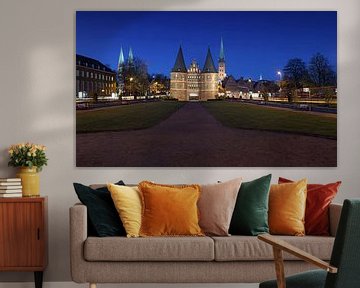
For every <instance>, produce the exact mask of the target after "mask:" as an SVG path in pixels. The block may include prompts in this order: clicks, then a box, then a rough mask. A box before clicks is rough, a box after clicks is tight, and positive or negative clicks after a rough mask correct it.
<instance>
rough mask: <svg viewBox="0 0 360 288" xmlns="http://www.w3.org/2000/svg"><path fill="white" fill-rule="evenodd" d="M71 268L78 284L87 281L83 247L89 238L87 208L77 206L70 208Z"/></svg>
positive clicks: (73, 277) (80, 205) (72, 275)
mask: <svg viewBox="0 0 360 288" xmlns="http://www.w3.org/2000/svg"><path fill="white" fill-rule="evenodd" d="M69 212H70V268H71V277H72V279H73V281H75V282H77V283H83V282H85V280H86V263H85V259H84V252H83V245H84V242H85V240H86V238H87V208H86V206H85V205H82V204H75V205H74V206H72V207H71V208H70V211H69Z"/></svg>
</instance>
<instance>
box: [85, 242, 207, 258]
mask: <svg viewBox="0 0 360 288" xmlns="http://www.w3.org/2000/svg"><path fill="white" fill-rule="evenodd" d="M84 258H85V259H86V260H87V261H213V260H214V241H213V240H212V239H211V238H210V237H149V238H125V237H106V238H99V237H88V238H87V240H86V241H85V244H84Z"/></svg>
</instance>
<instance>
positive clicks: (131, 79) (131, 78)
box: [130, 77, 134, 96]
mask: <svg viewBox="0 0 360 288" xmlns="http://www.w3.org/2000/svg"><path fill="white" fill-rule="evenodd" d="M133 80H134V78H133V77H130V96H131V92H132V81H133Z"/></svg>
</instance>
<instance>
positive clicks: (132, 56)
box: [128, 47, 134, 63]
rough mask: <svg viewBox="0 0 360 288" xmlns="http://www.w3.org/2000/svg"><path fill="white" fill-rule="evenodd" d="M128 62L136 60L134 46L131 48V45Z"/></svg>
mask: <svg viewBox="0 0 360 288" xmlns="http://www.w3.org/2000/svg"><path fill="white" fill-rule="evenodd" d="M128 62H129V63H133V62H134V55H133V51H132V48H131V47H130V50H129V58H128Z"/></svg>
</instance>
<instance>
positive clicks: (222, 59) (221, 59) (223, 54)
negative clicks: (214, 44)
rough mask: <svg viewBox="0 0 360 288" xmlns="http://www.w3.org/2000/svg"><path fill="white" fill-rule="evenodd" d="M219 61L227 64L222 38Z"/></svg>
mask: <svg viewBox="0 0 360 288" xmlns="http://www.w3.org/2000/svg"><path fill="white" fill-rule="evenodd" d="M219 61H223V62H225V53H224V43H223V39H222V37H221V42H220V57H219Z"/></svg>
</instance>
